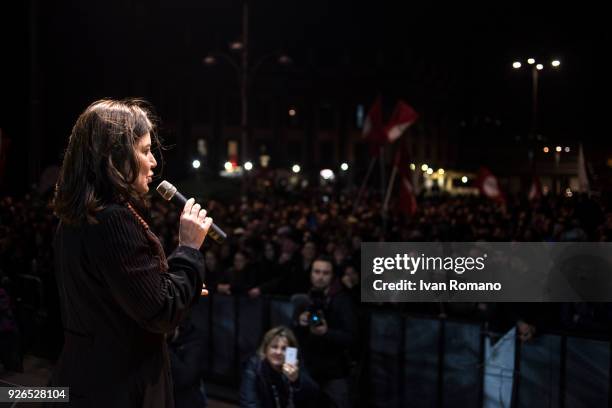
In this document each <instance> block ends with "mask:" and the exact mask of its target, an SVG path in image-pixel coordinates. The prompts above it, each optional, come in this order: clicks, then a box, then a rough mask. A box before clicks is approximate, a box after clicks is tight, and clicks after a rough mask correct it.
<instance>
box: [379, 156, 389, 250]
mask: <svg viewBox="0 0 612 408" xmlns="http://www.w3.org/2000/svg"><path fill="white" fill-rule="evenodd" d="M386 181H387V180H386V177H385V150H384V146H382V147H381V148H380V198H381V199H382V200H383V202H384V201H385V190H386V186H385V182H386ZM382 220H383V234H384V236H385V239H386V236H387V213H386V212H385V211H383V212H382Z"/></svg>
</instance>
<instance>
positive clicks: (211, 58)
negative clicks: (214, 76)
mask: <svg viewBox="0 0 612 408" xmlns="http://www.w3.org/2000/svg"><path fill="white" fill-rule="evenodd" d="M216 62H217V59H216V58H215V57H214V56H212V55H207V56H206V57H204V64H206V65H214V64H215V63H216Z"/></svg>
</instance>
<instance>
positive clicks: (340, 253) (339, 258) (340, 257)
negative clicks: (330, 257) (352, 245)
mask: <svg viewBox="0 0 612 408" xmlns="http://www.w3.org/2000/svg"><path fill="white" fill-rule="evenodd" d="M345 256H346V253H345V252H344V249H343V248H342V247H336V249H335V250H334V262H336V265H341V264H342V262H344V257H345Z"/></svg>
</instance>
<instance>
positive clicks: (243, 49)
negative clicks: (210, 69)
mask: <svg viewBox="0 0 612 408" xmlns="http://www.w3.org/2000/svg"><path fill="white" fill-rule="evenodd" d="M230 49H231V50H232V51H236V52H239V53H240V58H239V63H238V62H236V60H235V58H233V57H232V56H231V55H229V54H228V53H225V52H215V53H209V54H208V55H207V56H206V57H204V59H203V62H204V64H205V65H214V64H216V63H217V59H218V58H222V59H224V60H225V61H227V62H228V63H229V64H230V65H231V66H232V67H233V68H234V69H235V70H236V74H237V76H238V82H239V85H240V145H241V146H240V159H241V163H242V164H244V163H246V162H247V160H248V126H249V123H248V120H249V113H248V112H249V95H248V92H249V85H250V81H252V79H253V77H254V75H255V72H256V71H257V69H258V68H259V67H260V66H261V65H262V63H263V62H264V61H266V60H268V59H269V58H271V57H275V56H276V57H278V60H277V61H278V63H279V64H281V65H288V64H290V63H291V58H290V57H289V56H287V55H286V54H284V53H278V52H275V53H269V54H266V55H264V56H263V57H261V58H260V59H259V60H258V61H257V62H256V63H255V64H253V67H252V68H249V9H248V0H245V1H243V3H242V38H241V40H240V41H234V42H232V43H231V44H230Z"/></svg>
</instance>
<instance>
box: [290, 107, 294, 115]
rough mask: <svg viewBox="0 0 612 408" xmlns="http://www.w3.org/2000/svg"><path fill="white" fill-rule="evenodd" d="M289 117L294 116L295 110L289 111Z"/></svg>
mask: <svg viewBox="0 0 612 408" xmlns="http://www.w3.org/2000/svg"><path fill="white" fill-rule="evenodd" d="M289 116H295V109H293V108H291V109H289Z"/></svg>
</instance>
